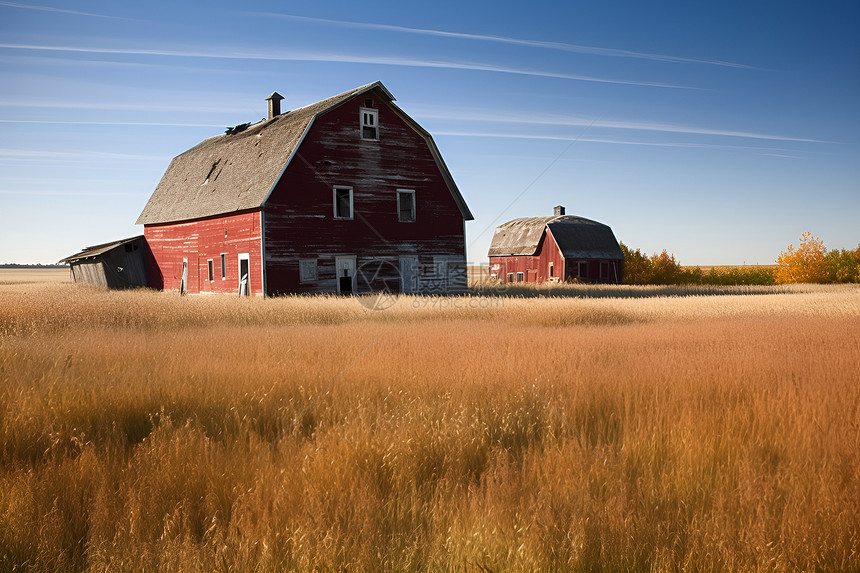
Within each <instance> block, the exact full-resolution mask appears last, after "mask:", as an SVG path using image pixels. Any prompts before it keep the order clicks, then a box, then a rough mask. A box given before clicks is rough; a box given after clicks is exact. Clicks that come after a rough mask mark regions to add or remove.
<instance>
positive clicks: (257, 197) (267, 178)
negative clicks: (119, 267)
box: [137, 82, 473, 225]
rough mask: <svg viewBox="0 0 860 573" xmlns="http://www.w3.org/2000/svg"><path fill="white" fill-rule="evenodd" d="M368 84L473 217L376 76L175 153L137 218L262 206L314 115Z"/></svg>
mask: <svg viewBox="0 0 860 573" xmlns="http://www.w3.org/2000/svg"><path fill="white" fill-rule="evenodd" d="M371 90H376V92H375V93H376V94H377V95H379V96H381V97H383V98H384V99H386V100H387V103H388V104H389V105H390V106H391V109H392V110H394V111H395V113H397V114H398V115H399V116H400V117H401V118H402V119H403V120H404V121H406V123H408V124H409V125H410V126H411V127H412V128H413V129H415V130H416V131H417V132H418V133H419V134H420V135H421V136H422V137H423V138H424V140H425V141H426V142H427V145H428V147H429V149H430V151H431V153H432V154H433V156H434V158H435V159H436V163H437V165H438V167H439V170H440V171H441V173H442V176H443V178H444V179H445V182H446V183H447V185H448V188H449V189H450V191H451V194H452V196H453V197H454V200H455V202H456V203H457V205H458V207H459V208H460V211H461V212H462V214H463V217H464V218H465V219H466V220H471V219H472V218H473V217H472V213H471V212H470V211H469V208H468V207H467V206H466V203H465V201H464V200H463V197H462V195H461V194H460V191H459V189H458V188H457V185H456V184H455V183H454V180H453V178H452V177H451V174H450V172H449V171H448V168H447V166H446V165H445V162H444V161H443V160H442V156H441V155H440V154H439V151H438V149H437V148H436V144H435V143H434V142H433V138H432V137H431V136H430V134H429V133H428V132H427V131H426V130H424V129H423V128H422V127H421V126H419V125H418V124H417V123H416V122H415V121H414V120H413V119H412V118H410V117H409V116H408V115H406V113H404V112H403V111H402V110H401V109H400V108H399V107H397V106H396V105H395V104H394V103H393V101H394V96H392V95H391V93H390V92H389V91H388V90H387V89H386V88H385V86H383V85H382V83H381V82H374V83H372V84H368V85H366V86H361V87H359V88H356V89H354V90H350V91H348V92H344V93H342V94H339V95H336V96H334V97H331V98H328V99H325V100H322V101H319V102H317V103H314V104H311V105H308V106H305V107H302V108H299V109H295V110H293V111H289V112H286V113H283V114H281V115H277V116H275V117H273V118H271V119H266V120H262V121H260V122H258V123H255V124H253V125H250V126H248V127H247V128H246V129H244V130H243V131H239V132H237V133H233V134H226V133H225V134H222V135H218V136H215V137H211V138H209V139H207V140H205V141H203V142H202V143H200V144H199V145H197V146H195V147H192V148H191V149H189V150H188V151H186V152H185V153H182V154H181V155H178V156H177V157H175V158H174V159H173V161H171V162H170V166H169V167H168V168H167V171H166V172H165V173H164V176H163V177H162V178H161V181H160V182H159V183H158V186H157V187H156V188H155V191H154V192H153V193H152V196H151V197H150V198H149V202H147V204H146V206H145V207H144V209H143V212H142V213H141V214H140V217H138V219H137V224H138V225H141V224H143V225H149V224H158V223H169V222H175V221H187V220H191V219H201V218H204V217H211V216H214V215H223V214H228V213H233V212H237V211H245V210H249V209H258V208H261V207H263V206H264V205H265V202H266V199H268V197H269V195H270V194H271V192H272V190H273V189H274V187H275V185H276V184H277V182H278V180H279V179H280V177H281V174H282V173H283V172H284V170H285V169H286V167H287V165H288V164H289V162H290V160H291V159H292V157H293V155H294V154H295V151H296V150H297V149H298V147H299V145H300V144H301V142H302V140H303V139H304V137H305V135H306V134H307V133H308V131H309V130H310V128H311V126H312V125H313V121H314V119H315V118H316V117H317V116H319V115H321V114H323V113H325V112H327V111H329V110H331V109H333V108H335V107H337V106H338V105H341V104H343V103H345V102H346V101H348V100H350V99H352V98H354V97H356V96H359V95H361V94H364V93H366V92H369V91H371Z"/></svg>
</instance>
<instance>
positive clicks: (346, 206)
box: [334, 187, 352, 219]
mask: <svg viewBox="0 0 860 573" xmlns="http://www.w3.org/2000/svg"><path fill="white" fill-rule="evenodd" d="M334 218H335V219H352V187H335V188H334Z"/></svg>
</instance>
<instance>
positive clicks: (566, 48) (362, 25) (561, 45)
mask: <svg viewBox="0 0 860 573" xmlns="http://www.w3.org/2000/svg"><path fill="white" fill-rule="evenodd" d="M245 13H246V14H251V15H255V16H265V17H277V18H286V19H290V20H297V21H303V22H315V23H318V24H326V25H330V26H340V27H345V28H357V29H363V30H384V31H389V32H401V33H406V34H420V35H425V36H438V37H444V38H459V39H466V40H479V41H484V42H497V43H503V44H513V45H517V46H528V47H532V48H546V49H550V50H558V51H563V52H576V53H579V54H589V55H594V56H608V57H615V58H635V59H641V60H655V61H660V62H674V63H680V64H707V65H712V66H725V67H730V68H747V69H754V68H753V66H748V65H745V64H738V63H735V62H726V61H723V60H708V59H701V58H685V57H680V56H669V55H665V54H653V53H649V52H636V51H631V50H619V49H616V48H600V47H596V46H583V45H580V44H568V43H565V42H547V41H543V40H528V39H522V38H512V37H509V36H497V35H492V34H470V33H466V32H450V31H446V30H433V29H429V28H411V27H408V26H396V25H392V24H375V23H369V22H350V21H346V20H333V19H329V18H313V17H309V16H296V15H294V14H281V13H277V12H245Z"/></svg>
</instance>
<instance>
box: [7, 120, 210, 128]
mask: <svg viewBox="0 0 860 573" xmlns="http://www.w3.org/2000/svg"><path fill="white" fill-rule="evenodd" d="M0 123H26V124H37V125H38V124H46V125H108V126H111V125H131V126H142V127H205V128H222V127H225V126H224V125H221V124H215V123H168V122H158V121H65V120H49V119H0Z"/></svg>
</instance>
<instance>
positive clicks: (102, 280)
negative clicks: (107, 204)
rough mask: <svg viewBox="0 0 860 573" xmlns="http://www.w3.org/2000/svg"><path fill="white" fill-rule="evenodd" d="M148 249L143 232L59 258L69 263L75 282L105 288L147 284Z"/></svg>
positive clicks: (132, 286) (62, 261)
mask: <svg viewBox="0 0 860 573" xmlns="http://www.w3.org/2000/svg"><path fill="white" fill-rule="evenodd" d="M148 256H149V249H148V247H147V244H146V239H144V237H143V235H139V236H137V237H131V238H129V239H122V240H121V241H113V242H111V243H104V244H102V245H94V246H92V247H87V248H85V249H84V250H82V251H81V252H80V253H75V254H74V255H71V256H68V257H66V258H65V259H63V260H61V261H59V262H60V263H68V264H69V267H70V269H71V271H70V272H71V275H72V281H73V282H76V283H90V284H94V285H99V286H102V287H106V288H114V289H123V288H134V287H144V286H148V281H147V275H146V267H147V258H148Z"/></svg>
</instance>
